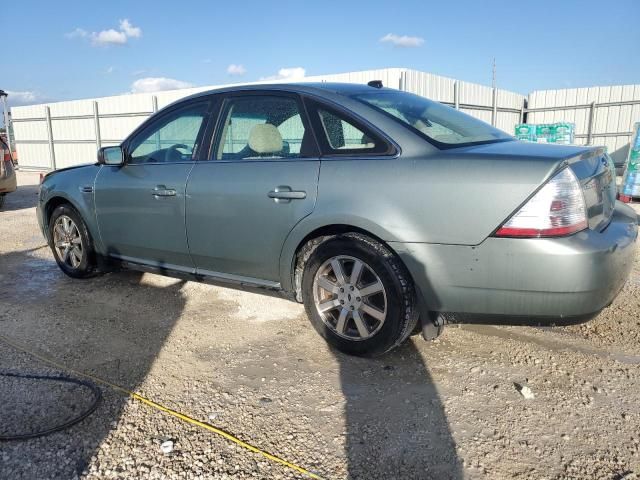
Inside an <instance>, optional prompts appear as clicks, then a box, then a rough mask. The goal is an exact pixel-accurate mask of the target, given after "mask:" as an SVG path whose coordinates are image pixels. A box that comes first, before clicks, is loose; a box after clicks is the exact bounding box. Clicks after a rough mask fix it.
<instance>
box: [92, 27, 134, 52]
mask: <svg viewBox="0 0 640 480" xmlns="http://www.w3.org/2000/svg"><path fill="white" fill-rule="evenodd" d="M91 43H92V44H93V45H96V46H99V47H105V46H107V45H124V44H125V43H127V36H126V35H125V33H124V32H119V31H117V30H114V29H113V28H110V29H109V30H102V31H101V32H98V33H96V32H93V33H92V34H91Z"/></svg>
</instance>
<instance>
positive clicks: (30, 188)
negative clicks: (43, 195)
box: [0, 185, 40, 213]
mask: <svg viewBox="0 0 640 480" xmlns="http://www.w3.org/2000/svg"><path fill="white" fill-rule="evenodd" d="M39 188H40V187H39V185H18V189H17V190H16V191H15V192H12V193H7V194H6V195H5V197H4V204H3V206H2V207H0V213H1V212H12V211H15V210H24V209H25V208H33V207H35V206H36V205H37V204H38V189H39Z"/></svg>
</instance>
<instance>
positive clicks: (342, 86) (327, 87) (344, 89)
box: [175, 82, 389, 103]
mask: <svg viewBox="0 0 640 480" xmlns="http://www.w3.org/2000/svg"><path fill="white" fill-rule="evenodd" d="M265 90H273V91H285V92H294V93H308V94H316V95H320V96H323V94H326V93H333V94H338V95H344V96H352V95H357V94H359V93H368V92H375V91H384V90H389V89H388V88H384V87H383V88H376V87H370V86H369V85H363V84H361V83H339V82H299V83H252V84H247V85H232V86H229V87H222V88H215V89H212V90H206V91H203V92H198V93H196V94H193V95H190V96H188V97H185V98H182V99H180V100H178V101H177V102H175V103H180V102H182V101H185V100H191V99H195V98H199V97H205V96H207V95H212V94H217V93H230V92H247V91H265Z"/></svg>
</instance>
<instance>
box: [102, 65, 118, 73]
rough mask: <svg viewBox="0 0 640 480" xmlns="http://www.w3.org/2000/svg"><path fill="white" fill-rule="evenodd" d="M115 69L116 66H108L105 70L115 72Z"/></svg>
mask: <svg viewBox="0 0 640 480" xmlns="http://www.w3.org/2000/svg"><path fill="white" fill-rule="evenodd" d="M115 70H116V67H113V66H111V67H107V69H106V70H105V71H104V73H113V72H115Z"/></svg>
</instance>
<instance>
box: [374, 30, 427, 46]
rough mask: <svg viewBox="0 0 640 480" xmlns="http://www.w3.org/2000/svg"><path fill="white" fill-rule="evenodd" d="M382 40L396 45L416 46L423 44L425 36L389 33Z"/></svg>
mask: <svg viewBox="0 0 640 480" xmlns="http://www.w3.org/2000/svg"><path fill="white" fill-rule="evenodd" d="M380 41H381V42H382V43H391V44H392V45H393V46H394V47H404V48H415V47H420V46H422V44H423V43H424V38H422V37H410V36H409V35H396V34H395V33H387V34H386V35H385V36H384V37H382V38H381V39H380Z"/></svg>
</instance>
